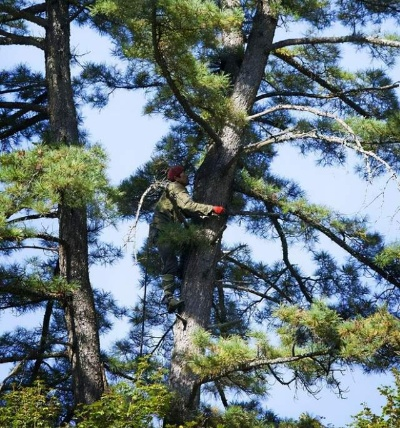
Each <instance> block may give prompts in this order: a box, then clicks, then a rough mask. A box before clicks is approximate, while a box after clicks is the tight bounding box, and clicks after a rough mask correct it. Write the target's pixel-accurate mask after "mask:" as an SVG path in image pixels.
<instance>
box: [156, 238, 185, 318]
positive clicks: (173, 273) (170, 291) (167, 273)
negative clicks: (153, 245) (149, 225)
mask: <svg viewBox="0 0 400 428" xmlns="http://www.w3.org/2000/svg"><path fill="white" fill-rule="evenodd" d="M158 251H159V254H160V257H161V261H162V264H163V267H162V271H161V281H162V282H161V286H162V288H163V290H164V301H165V302H166V303H167V308H168V312H169V313H172V312H175V311H176V310H177V309H179V308H180V307H181V306H182V305H183V301H182V300H177V299H175V298H174V290H175V288H176V284H175V277H177V276H178V270H179V262H178V257H177V255H176V254H175V253H174V250H173V248H172V247H171V246H169V245H165V244H164V245H158Z"/></svg>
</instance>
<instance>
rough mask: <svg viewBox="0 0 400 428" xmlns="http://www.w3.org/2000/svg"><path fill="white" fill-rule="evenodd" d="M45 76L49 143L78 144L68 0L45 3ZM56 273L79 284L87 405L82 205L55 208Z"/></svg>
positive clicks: (73, 355) (72, 313) (78, 392)
mask: <svg viewBox="0 0 400 428" xmlns="http://www.w3.org/2000/svg"><path fill="white" fill-rule="evenodd" d="M46 6H47V17H48V26H47V31H46V49H45V52H46V79H47V82H48V99H49V115H50V142H51V143H54V144H67V145H72V144H78V142H79V138H78V125H77V118H76V110H75V105H74V101H73V92H72V83H71V74H70V60H71V52H70V21H69V14H68V8H69V2H68V1H67V0H59V1H50V0H49V1H47V2H46ZM59 236H60V250H59V264H60V274H61V275H62V276H63V277H65V278H66V279H67V280H68V281H69V282H74V283H76V284H77V285H78V287H77V289H76V291H74V292H73V294H72V296H71V297H70V298H69V299H68V301H67V302H66V303H65V317H66V325H67V329H68V338H69V358H70V363H71V366H72V379H73V393H74V399H75V403H76V404H77V403H92V402H94V401H96V400H98V399H99V398H100V396H101V394H102V393H103V391H104V381H103V371H102V365H101V360H100V343H99V335H98V328H97V322H96V313H95V307H94V298H93V291H92V289H91V286H90V281H89V273H88V239H87V218H86V210H85V209H84V208H82V209H81V208H79V209H77V208H71V207H68V206H67V205H61V206H60V207H59Z"/></svg>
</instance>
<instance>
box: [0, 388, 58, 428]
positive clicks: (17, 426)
mask: <svg viewBox="0 0 400 428" xmlns="http://www.w3.org/2000/svg"><path fill="white" fill-rule="evenodd" d="M1 401H2V403H1V405H0V426H2V427H8V428H50V427H53V426H55V423H56V420H57V418H58V417H59V414H60V409H61V406H60V403H59V402H58V401H57V399H56V398H55V397H54V396H53V395H52V393H51V391H48V390H46V389H45V388H44V387H43V385H42V383H41V382H39V381H38V382H36V383H35V384H34V385H33V386H31V387H22V388H15V389H13V391H11V392H8V393H5V394H3V395H2V396H1Z"/></svg>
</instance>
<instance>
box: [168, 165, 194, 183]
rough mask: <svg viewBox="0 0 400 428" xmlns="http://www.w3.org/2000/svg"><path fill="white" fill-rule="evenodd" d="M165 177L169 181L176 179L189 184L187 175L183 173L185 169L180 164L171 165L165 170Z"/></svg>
mask: <svg viewBox="0 0 400 428" xmlns="http://www.w3.org/2000/svg"><path fill="white" fill-rule="evenodd" d="M167 178H168V180H169V181H176V182H178V183H181V184H183V185H184V186H187V185H188V184H189V179H188V176H187V175H186V173H185V169H184V168H183V166H181V165H176V166H172V167H171V168H170V169H169V170H168V172H167Z"/></svg>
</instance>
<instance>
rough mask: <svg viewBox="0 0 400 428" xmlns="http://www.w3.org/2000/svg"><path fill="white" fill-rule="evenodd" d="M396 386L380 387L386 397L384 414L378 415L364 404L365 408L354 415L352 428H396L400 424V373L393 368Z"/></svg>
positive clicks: (350, 425) (381, 392)
mask: <svg viewBox="0 0 400 428" xmlns="http://www.w3.org/2000/svg"><path fill="white" fill-rule="evenodd" d="M393 375H394V379H395V388H393V387H389V386H383V387H380V388H378V390H379V392H380V394H381V395H382V396H383V397H385V398H386V404H385V405H384V406H383V407H382V414H380V415H376V414H374V413H373V412H372V410H371V409H370V408H369V407H368V406H367V405H366V404H364V409H363V410H362V411H361V412H360V413H358V414H357V415H355V416H353V419H354V421H353V422H352V423H351V424H349V427H351V428H396V427H398V426H400V373H399V371H398V370H393Z"/></svg>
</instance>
